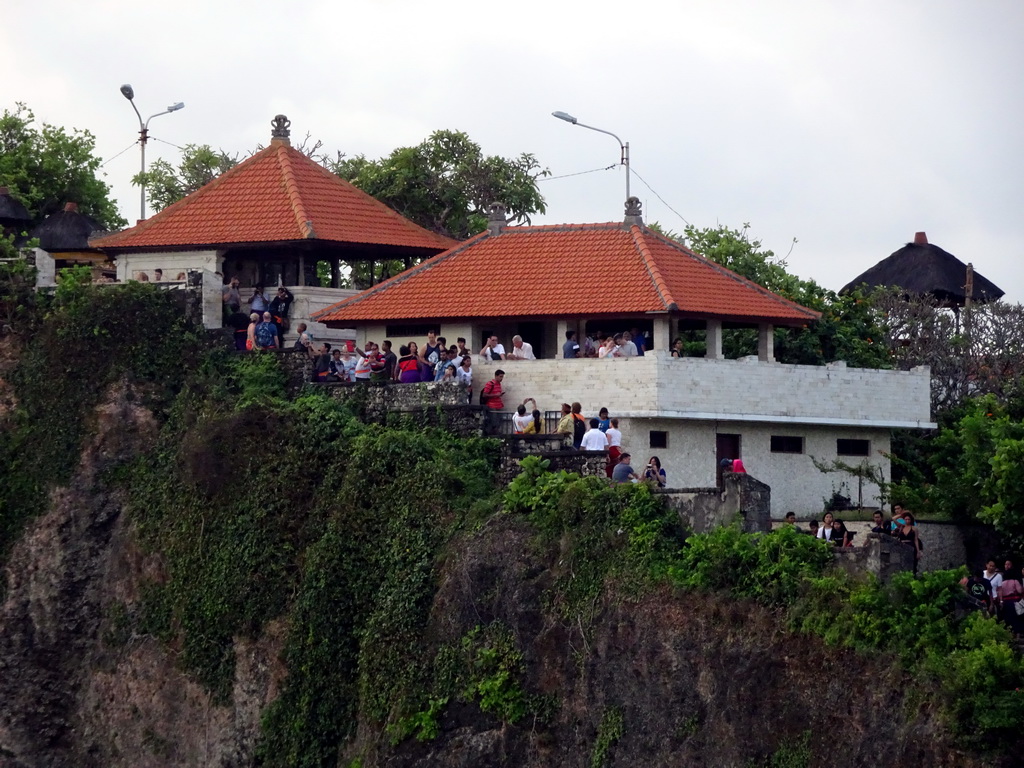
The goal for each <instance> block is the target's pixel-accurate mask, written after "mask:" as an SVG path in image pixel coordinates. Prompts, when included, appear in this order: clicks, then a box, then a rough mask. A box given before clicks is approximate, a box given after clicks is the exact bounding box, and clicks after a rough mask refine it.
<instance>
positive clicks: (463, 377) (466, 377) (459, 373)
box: [455, 355, 473, 389]
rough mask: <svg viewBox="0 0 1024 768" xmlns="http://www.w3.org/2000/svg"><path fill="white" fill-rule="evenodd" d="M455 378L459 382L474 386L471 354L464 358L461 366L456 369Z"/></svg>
mask: <svg viewBox="0 0 1024 768" xmlns="http://www.w3.org/2000/svg"><path fill="white" fill-rule="evenodd" d="M455 380H456V381H458V382H459V384H465V385H466V387H468V388H469V389H472V388H473V361H472V360H471V359H470V357H469V355H466V356H465V357H464V358H462V362H461V363H460V364H459V367H458V368H456V369H455Z"/></svg>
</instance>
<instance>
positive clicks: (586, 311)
mask: <svg viewBox="0 0 1024 768" xmlns="http://www.w3.org/2000/svg"><path fill="white" fill-rule="evenodd" d="M630 203H633V205H634V207H633V208H630V206H629V204H628V203H627V215H626V221H625V222H624V223H614V222H613V223H607V224H559V225H555V226H539V227H508V228H505V227H503V226H502V225H503V223H504V211H503V210H501V212H500V214H499V217H500V223H499V225H498V226H494V217H492V226H491V228H490V229H489V230H488V231H485V232H482V233H481V234H479V235H477V236H476V237H473V238H471V239H469V240H467V241H465V242H464V243H461V244H459V245H457V246H455V247H454V248H452V249H451V250H449V251H446V252H445V253H442V254H440V255H438V256H435V257H433V258H431V259H428V260H427V261H424V262H423V263H421V264H419V265H418V266H415V267H413V268H412V269H408V270H406V271H405V272H402V273H401V274H399V275H396V276H395V277H393V278H391V279H390V280H387V281H384V282H382V283H380V284H378V285H376V286H374V287H372V288H370V289H368V290H366V291H363V292H362V293H360V294H358V295H356V296H353V297H351V298H349V299H346V300H345V301H341V302H338V303H337V304H334V305H333V306H331V307H328V308H326V309H324V310H323V311H321V312H319V313H317V315H316V317H315V319H316V320H318V321H319V322H322V323H325V324H326V325H328V326H329V327H336V328H346V327H347V328H351V327H353V326H358V325H363V324H371V323H380V322H384V321H411V320H449V321H450V320H467V319H474V318H481V319H482V318H516V319H519V320H530V319H534V320H541V319H555V318H568V317H580V318H594V319H596V318H601V317H627V316H646V315H650V314H671V315H672V316H675V317H680V318H706V319H707V318H713V319H721V320H726V321H731V322H741V323H771V324H773V325H781V326H803V325H806V324H807V323H809V322H811V321H814V320H817V319H818V317H819V316H820V315H819V313H817V312H815V311H813V310H810V309H807V308H806V307H802V306H800V305H799V304H795V303H794V302H791V301H789V300H787V299H784V298H782V297H781V296H778V295H776V294H774V293H772V292H771V291H768V290H767V289H765V288H762V287H761V286H760V285H757V284H756V283H753V282H751V281H749V280H747V279H746V278H743V277H740V276H739V275H737V274H736V273H735V272H732V271H730V270H728V269H726V268H725V267H723V266H721V265H719V264H716V263H715V262H713V261H709V260H708V259H706V258H704V257H703V256H700V255H698V254H696V253H694V252H693V251H691V250H690V249H689V248H686V247H684V246H683V245H681V244H679V243H677V242H675V241H674V240H670V239H668V238H666V237H664V236H662V235H660V234H658V233H657V232H654V231H653V230H651V229H648V228H647V227H646V226H644V225H643V221H642V220H641V219H640V211H639V201H638V200H636V198H631V199H630Z"/></svg>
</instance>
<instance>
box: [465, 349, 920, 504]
mask: <svg viewBox="0 0 1024 768" xmlns="http://www.w3.org/2000/svg"><path fill="white" fill-rule="evenodd" d="M497 368H502V369H503V370H504V371H505V374H506V375H505V379H504V386H505V390H506V392H507V396H506V397H505V405H506V410H511V409H512V408H514V406H515V405H516V404H517V403H519V402H521V401H522V400H523V399H524V398H525V397H534V398H536V400H537V403H538V407H539V408H540V409H541V410H542V411H553V410H557V409H558V406H559V404H561V403H562V402H570V403H571V402H573V401H579V402H580V404H581V405H582V406H583V412H584V414H586V415H587V416H588V417H589V416H594V415H596V414H597V412H598V410H599V409H600V408H601V407H602V406H604V407H607V408H608V409H609V411H610V412H611V414H612V416H617V417H619V418H620V419H621V423H620V428H621V429H622V433H623V448H624V449H625V450H627V451H629V452H630V453H632V454H633V456H634V462H633V463H634V464H639V465H640V466H643V465H645V464H646V463H647V460H648V458H649V457H650V456H651V455H657V456H658V457H659V458H660V459H661V461H662V464H663V465H664V466H665V469H666V472H668V473H669V478H670V484H671V485H673V486H676V487H709V486H713V485H714V484H715V463H716V458H717V457H716V455H715V437H716V435H717V434H719V433H724V434H739V435H740V444H741V458H742V459H743V462H744V464H745V466H746V468H747V471H748V472H750V473H751V474H752V475H753V476H754V477H756V478H758V479H759V480H762V481H764V482H765V483H767V484H768V485H770V486H771V488H772V515H773V517H781V516H782V515H784V514H785V513H786V512H787V511H789V510H793V511H795V512H796V513H797V514H798V515H801V516H805V515H810V514H817V513H818V512H820V510H821V508H822V500H823V499H824V498H826V497H831V495H832V491H833V490H841V492H842V493H843V494H844V495H847V496H850V497H851V499H853V500H854V501H856V493H857V481H856V478H852V477H849V476H848V475H845V474H843V473H834V474H825V473H822V472H820V471H819V470H818V469H816V468H815V467H814V464H813V462H812V461H811V457H812V456H813V457H814V458H816V459H818V461H819V462H823V463H831V462H832V461H833V460H834V459H835V458H837V453H836V440H837V439H839V438H845V439H861V440H869V441H870V450H871V455H870V457H868V460H869V461H870V462H871V463H873V464H876V465H878V466H880V467H881V469H882V472H883V476H885V477H889V462H888V459H886V457H885V455H884V454H885V453H886V452H888V451H889V449H890V437H889V430H890V429H891V428H893V427H905V426H911V427H912V426H920V427H925V426H928V425H929V424H930V413H929V403H930V392H929V378H930V375H929V372H928V370H927V369H916V370H914V371H909V372H904V371H879V370H868V369H855V368H847V367H845V366H843V365H833V366H797V365H781V364H778V363H765V362H758V361H756V360H755V361H753V362H744V361H738V360H713V359H703V358H683V359H674V360H673V359H669V358H667V357H666V356H665V355H664V353H661V352H659V353H656V354H654V355H645V356H644V357H642V358H629V359H615V360H589V359H588V360H565V361H560V360H536V361H530V362H515V361H506V362H502V363H494V362H491V361H487V360H483V359H482V358H480V357H479V356H476V357H475V358H474V362H473V379H474V383H475V384H477V385H480V384H483V383H484V382H486V381H487V380H488V379H490V378H492V377H493V374H494V371H495V370H496V369H497ZM651 430H661V431H666V432H668V433H669V434H668V448H657V449H652V448H651V447H650V431H651ZM772 435H795V436H799V437H803V438H804V453H803V454H782V453H772V452H771V436H772ZM732 458H735V457H732ZM839 458H842V459H843V461H844V462H846V463H847V464H850V465H856V464H859V463H860V462H861V461H862V459H860V458H857V457H839ZM844 482H845V483H846V488H843V489H841V488H840V486H841V484H842V483H844ZM877 493H878V489H877V488H876V487H874V486H867V485H866V486H865V488H864V503H865V505H868V506H875V505H877V504H878V497H877Z"/></svg>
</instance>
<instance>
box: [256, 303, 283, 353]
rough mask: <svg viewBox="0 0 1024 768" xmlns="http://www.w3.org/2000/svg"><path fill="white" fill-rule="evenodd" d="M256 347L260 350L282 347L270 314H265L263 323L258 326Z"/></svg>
mask: <svg viewBox="0 0 1024 768" xmlns="http://www.w3.org/2000/svg"><path fill="white" fill-rule="evenodd" d="M255 336H256V346H257V347H258V348H260V349H277V348H278V347H280V346H281V344H280V342H279V340H278V337H277V326H276V325H274V322H273V317H272V316H271V314H270V312H264V313H263V322H262V323H257V324H256V331H255Z"/></svg>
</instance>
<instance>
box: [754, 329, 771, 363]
mask: <svg viewBox="0 0 1024 768" xmlns="http://www.w3.org/2000/svg"><path fill="white" fill-rule="evenodd" d="M757 359H758V360H760V361H761V362H763V363H774V362H775V327H774V326H772V325H771V324H769V323H761V325H760V326H759V328H758V331H757Z"/></svg>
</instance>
